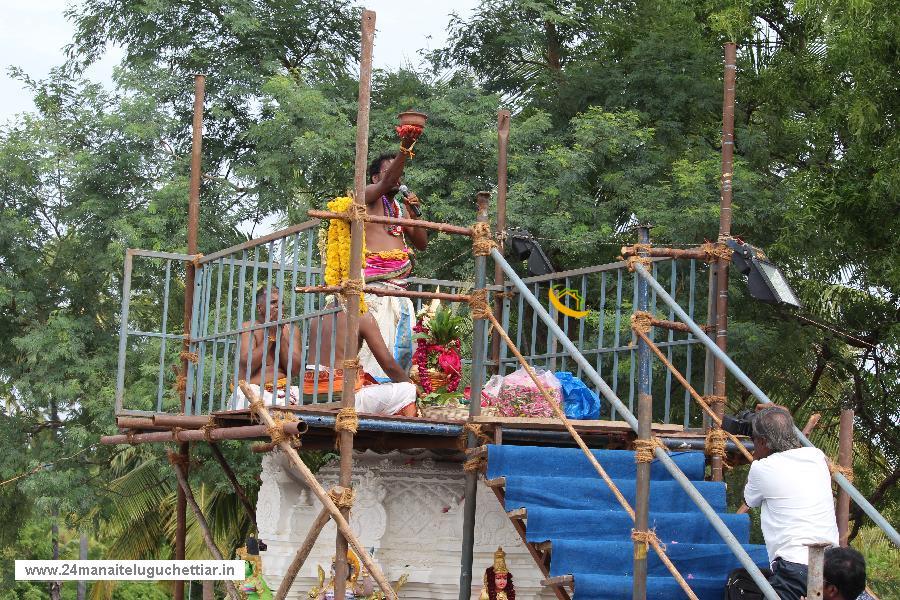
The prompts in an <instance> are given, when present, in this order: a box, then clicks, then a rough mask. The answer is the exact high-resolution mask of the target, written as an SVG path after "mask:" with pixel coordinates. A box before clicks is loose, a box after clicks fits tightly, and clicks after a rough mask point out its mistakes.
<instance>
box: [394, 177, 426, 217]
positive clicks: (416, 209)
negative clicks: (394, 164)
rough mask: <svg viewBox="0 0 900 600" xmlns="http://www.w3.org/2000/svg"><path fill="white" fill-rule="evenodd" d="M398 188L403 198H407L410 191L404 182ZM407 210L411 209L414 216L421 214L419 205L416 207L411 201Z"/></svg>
mask: <svg viewBox="0 0 900 600" xmlns="http://www.w3.org/2000/svg"><path fill="white" fill-rule="evenodd" d="M399 189H400V193H401V194H402V195H403V197H404V198H409V196H410V191H409V188H408V187H406V185H405V184H404V185H401V186H400V188H399ZM409 210H410V211H412V214H413V215H414V216H415V217H416V218H418V217H421V216H422V211H421V210H419V207H418V206H417V205H415V204H413V203H410V204H409Z"/></svg>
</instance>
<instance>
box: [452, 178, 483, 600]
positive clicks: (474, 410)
mask: <svg viewBox="0 0 900 600" xmlns="http://www.w3.org/2000/svg"><path fill="white" fill-rule="evenodd" d="M490 197H491V196H490V193H489V192H478V196H477V203H478V214H477V216H476V219H475V220H476V221H478V222H479V223H486V222H487V221H488V201H489V200H490ZM486 283H487V256H477V255H476V256H475V288H474V290H473V293H474V292H475V291H476V290H480V289H483V288H484V286H485V284H486ZM486 327H487V323H486V322H485V321H484V319H476V320H475V324H474V331H473V332H472V371H471V377H470V378H469V379H470V382H471V383H470V385H471V389H470V394H469V398H470V402H469V416H470V417H477V416H478V415H480V414H481V388H482V386H483V385H484V375H485V373H484V359H485V342H486V341H487V340H486V333H487V332H486V331H485V328H486ZM477 444H478V442H477V441H476V439H475V435H474V434H472V433H471V432H469V435H468V438H467V447H468V448H474V447H475V446H476V445H477ZM477 486H478V473H477V472H475V471H468V472H466V492H465V506H464V507H463V539H462V555H461V560H460V571H459V600H468V599H469V598H470V597H471V596H472V562H473V560H474V552H475V509H476V494H477V491H478V489H477Z"/></svg>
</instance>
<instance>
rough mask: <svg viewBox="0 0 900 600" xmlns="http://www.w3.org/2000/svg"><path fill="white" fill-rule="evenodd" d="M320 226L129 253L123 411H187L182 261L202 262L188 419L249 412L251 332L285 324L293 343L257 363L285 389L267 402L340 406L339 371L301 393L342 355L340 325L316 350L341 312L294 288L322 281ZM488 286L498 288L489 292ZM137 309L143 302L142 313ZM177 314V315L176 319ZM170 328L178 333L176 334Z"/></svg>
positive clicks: (120, 391) (444, 285)
mask: <svg viewBox="0 0 900 600" xmlns="http://www.w3.org/2000/svg"><path fill="white" fill-rule="evenodd" d="M318 224H319V221H316V220H313V221H308V222H306V223H303V224H300V225H296V226H293V227H289V228H287V229H283V230H281V231H276V232H274V233H272V234H269V235H266V236H264V237H261V238H258V239H255V240H250V241H247V242H244V243H242V244H238V245H236V246H232V247H230V248H226V249H224V250H221V251H218V252H216V253H214V254H210V255H206V256H203V255H196V256H194V255H188V254H175V253H166V252H155V251H149V250H133V249H129V250H128V252H127V253H126V258H125V271H124V279H123V290H122V310H121V323H120V338H119V365H118V371H117V385H116V415H117V416H125V415H129V416H131V415H152V414H176V413H180V412H181V404H180V396H181V389H180V388H179V379H178V377H177V376H176V369H175V367H176V366H177V365H178V364H180V360H179V359H180V353H181V349H182V342H183V340H184V332H183V331H182V330H181V323H182V321H181V318H180V316H181V311H182V309H183V299H184V289H183V283H182V281H183V272H184V267H183V265H184V263H185V262H188V261H194V262H195V264H196V277H195V289H194V304H193V312H192V321H191V334H190V338H189V340H190V345H189V353H188V355H187V356H188V357H189V362H188V371H187V374H186V378H185V379H184V395H185V411H184V412H185V413H186V414H189V415H205V414H210V413H211V412H216V411H225V410H231V409H240V408H246V402H245V401H244V400H243V395H242V394H240V393H239V392H237V393H236V392H235V390H237V389H238V385H237V382H238V381H239V380H240V379H248V380H249V379H250V375H251V370H250V367H251V364H250V363H251V360H250V359H249V358H248V357H251V356H252V354H253V350H254V348H253V345H254V342H253V335H254V332H258V331H260V330H262V332H263V336H262V339H267V338H268V336H269V335H273V334H274V333H275V332H280V331H281V330H282V329H283V328H287V331H288V335H287V336H286V337H287V340H288V342H287V347H286V348H282V345H283V344H282V338H281V336H280V335H276V336H275V347H274V350H273V352H272V353H271V354H272V356H270V353H268V352H267V353H263V356H262V362H261V364H260V365H259V369H260V373H259V376H258V377H257V379H258V385H259V387H260V389H265V388H266V387H267V386H269V387H271V388H275V387H276V386H275V385H273V383H275V384H277V383H278V380H279V379H280V378H283V379H284V381H283V383H282V384H281V385H278V386H277V387H278V389H279V390H282V393H281V394H279V393H277V392H274V391H273V396H274V397H271V398H268V399H267V402H268V403H270V404H273V405H285V404H288V403H291V402H293V403H295V404H298V405H303V404H315V403H323V402H330V401H332V400H336V399H337V398H335V397H334V391H335V374H334V371H333V370H331V369H330V370H327V371H326V370H319V369H314V368H313V369H310V372H311V379H312V381H311V384H312V385H311V388H312V391H311V393H304V391H303V378H304V375H305V374H306V372H307V365H308V364H309V365H317V364H319V363H320V362H328V364H332V365H333V364H334V353H335V349H336V348H337V345H338V344H340V343H343V340H336V339H335V337H336V328H334V327H332V328H331V339H330V340H329V341H330V343H328V342H329V341H326V340H323V339H322V338H321V337H318V338H317V339H318V343H317V344H315V347H313V348H310V344H309V339H310V330H311V329H312V328H313V324H314V323H316V324H317V325H316V328H317V330H321V329H322V323H323V320H325V319H328V318H330V316H331V315H332V314H333V313H335V312H336V311H337V309H336V308H335V307H333V306H332V307H328V306H326V296H325V294H323V293H317V292H306V293H304V292H299V291H297V289H296V288H297V287H298V286H300V287H310V286H318V285H321V284H322V269H321V266H320V263H319V260H318V256H317V254H318V253H317V245H318V243H317V242H318V239H317V237H318ZM136 259H143V260H145V261H147V262H148V263H149V265H146V266H145V265H142V266H143V267H144V268H143V269H139V270H138V273H137V276H135V275H136V273H135V260H136ZM408 283H409V288H408V289H410V290H414V291H433V290H435V289H437V288H440V290H441V291H443V292H446V293H450V294H457V293H461V292H465V291H467V290H469V289H471V288H472V283H467V282H463V281H449V280H438V279H426V278H418V277H412V278H409V279H408ZM491 289H492V290H495V291H496V290H499V289H501V288H500V287H498V286H492V288H491ZM159 290H162V293H161V294H160V293H159ZM273 290H274V291H277V292H278V293H279V296H280V303H279V305H278V308H277V312H276V313H275V314H267V313H270V312H271V311H265V310H263V311H262V314H261V313H260V310H259V309H260V307H261V306H268V305H269V304H270V302H269V301H270V300H271V298H272V293H273ZM257 292H259V293H257ZM426 302H427V300H426V301H423V300H422V299H420V298H416V299H413V300H412V303H413V308H414V311H415V312H419V311H420V310H421V309H422V308H423V307H424V305H425V303H426ZM135 303H137V304H138V306H139V310H137V311H136V310H135ZM458 309H459V310H460V312H463V313H466V312H468V310H469V308H468V305H460V306H459V307H458ZM174 311H178V318H175V315H174ZM170 312H172V313H173V314H170ZM173 323H174V325H175V326H176V327H177V328H175V329H173ZM255 335H256V336H259V334H258V333H256V334H255ZM323 348H326V351H327V349H328V348H330V352H331V356H330V357H328V358H329V359H330V360H327V361H326V360H323V359H324V358H325V357H324V356H323V351H322V349H323ZM485 348H486V345H485ZM282 350H284V352H282ZM295 350H298V351H297V352H295ZM151 356H153V357H154V359H153V361H152V362H151V360H150V357H151ZM157 359H158V360H157ZM241 359H244V360H243V361H242V360H241ZM463 363H464V364H465V365H467V366H468V365H470V364H471V360H470V359H465V360H464V361H463ZM149 364H155V365H156V369H155V372H154V373H153V374H152V376H151V374H150V373H149V372H148V371H149V367H148V365H149ZM151 377H152V378H153V379H154V382H155V388H154V389H152V390H151V389H150V384H149V383H148V381H149V379H150V378H151ZM320 388H322V389H321V391H320ZM285 390H286V392H285ZM153 398H155V402H154V401H153Z"/></svg>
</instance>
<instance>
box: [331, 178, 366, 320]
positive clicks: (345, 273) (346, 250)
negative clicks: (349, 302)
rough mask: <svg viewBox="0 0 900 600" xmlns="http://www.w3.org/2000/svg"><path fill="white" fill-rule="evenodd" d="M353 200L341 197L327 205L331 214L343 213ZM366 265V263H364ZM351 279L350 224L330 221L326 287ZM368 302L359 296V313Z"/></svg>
mask: <svg viewBox="0 0 900 600" xmlns="http://www.w3.org/2000/svg"><path fill="white" fill-rule="evenodd" d="M352 202H353V199H352V198H348V197H346V196H341V197H340V198H335V199H334V200H332V201H331V202H329V203H328V204H327V206H328V210H330V211H331V212H336V213H342V212H345V211H346V210H347V209H348V208H350V204H351V203H352ZM362 246H363V247H362V255H363V256H365V255H366V238H365V229H363V243H362ZM363 263H365V261H363ZM347 279H350V224H349V223H347V222H346V221H344V220H343V219H329V220H328V244H327V246H326V252H325V285H341V284H342V283H343V282H344V281H346V280H347ZM367 310H368V308H367V307H366V300H365V297H364V296H363V295H360V296H359V312H360V314H362V313H364V312H366V311H367Z"/></svg>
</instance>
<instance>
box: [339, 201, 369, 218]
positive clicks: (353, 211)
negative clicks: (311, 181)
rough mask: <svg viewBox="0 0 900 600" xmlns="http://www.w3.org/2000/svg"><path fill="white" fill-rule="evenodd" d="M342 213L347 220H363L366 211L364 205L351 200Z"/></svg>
mask: <svg viewBox="0 0 900 600" xmlns="http://www.w3.org/2000/svg"><path fill="white" fill-rule="evenodd" d="M342 214H343V216H344V218H345V219H347V220H348V221H365V220H366V214H367V213H366V207H365V205H363V204H357V203H356V202H351V203H350V205H349V206H348V207H347V210H345V211H344V212H343V213H342Z"/></svg>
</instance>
